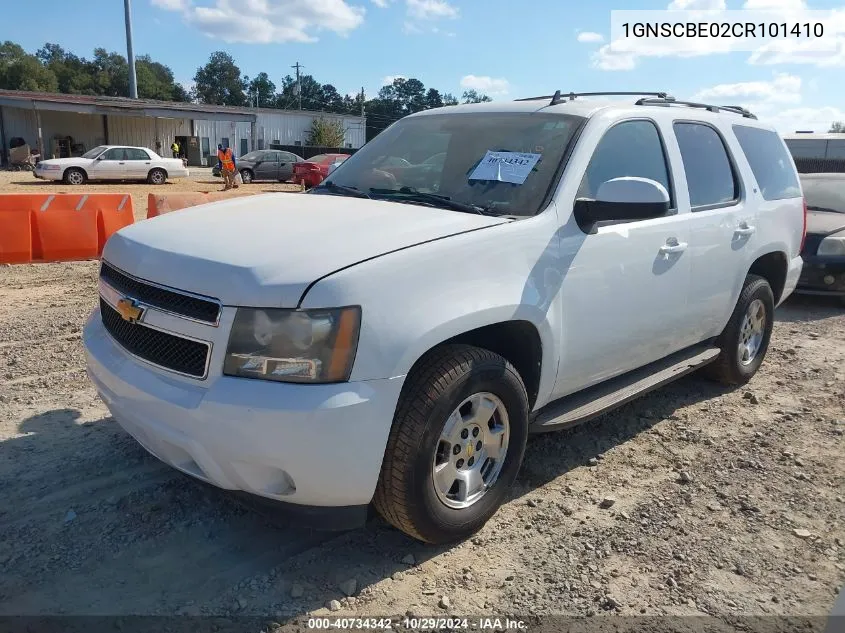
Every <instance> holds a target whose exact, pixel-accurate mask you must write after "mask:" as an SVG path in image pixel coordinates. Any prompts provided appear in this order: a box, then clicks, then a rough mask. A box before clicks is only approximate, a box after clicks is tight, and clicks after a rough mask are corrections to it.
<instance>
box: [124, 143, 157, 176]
mask: <svg viewBox="0 0 845 633" xmlns="http://www.w3.org/2000/svg"><path fill="white" fill-rule="evenodd" d="M124 151H125V157H126V178H138V179H141V178H146V177H147V174H149V173H150V169H152V160H151V159H150V155H149V154H148V153H147V152H146V151H145V150H143V149H141V148H140V147H127V148H126V149H125V150H124Z"/></svg>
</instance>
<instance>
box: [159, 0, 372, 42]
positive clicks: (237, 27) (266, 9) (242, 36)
mask: <svg viewBox="0 0 845 633" xmlns="http://www.w3.org/2000/svg"><path fill="white" fill-rule="evenodd" d="M153 2H154V3H155V4H156V5H157V6H159V7H161V8H163V9H168V10H171V11H181V12H182V14H183V17H184V19H185V22H186V23H188V24H190V25H192V26H194V27H196V28H197V29H198V30H199V31H200V32H202V33H204V34H205V35H207V36H209V37H213V38H216V39H221V40H223V41H225V42H246V43H250V44H269V43H282V42H314V41H316V40H317V37H316V36H315V35H314V33H315V32H319V31H322V30H328V31H332V32H334V33H337V34H338V35H346V34H348V33H349V32H350V31H352V30H354V29H356V28H358V27H359V26H360V25H361V24H362V23H363V21H364V13H365V10H364V8H362V7H354V6H351V5H350V4H349V3H348V2H346V0H312V1H311V2H300V1H299V0H273V1H271V0H213V1H212V2H211V4H202V5H200V4H194V2H193V1H192V0H153Z"/></svg>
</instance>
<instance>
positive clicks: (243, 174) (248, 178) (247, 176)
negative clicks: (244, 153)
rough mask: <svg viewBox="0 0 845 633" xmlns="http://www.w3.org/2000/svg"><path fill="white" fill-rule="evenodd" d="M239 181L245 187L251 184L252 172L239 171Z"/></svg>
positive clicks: (246, 170)
mask: <svg viewBox="0 0 845 633" xmlns="http://www.w3.org/2000/svg"><path fill="white" fill-rule="evenodd" d="M241 180H243V181H244V184H245V185H248V184H249V183H251V182H252V180H253V175H252V172H251V171H250V170H248V169H242V170H241Z"/></svg>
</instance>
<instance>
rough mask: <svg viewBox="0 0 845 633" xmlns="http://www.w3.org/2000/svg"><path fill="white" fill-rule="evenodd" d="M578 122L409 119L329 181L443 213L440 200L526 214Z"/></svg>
mask: <svg viewBox="0 0 845 633" xmlns="http://www.w3.org/2000/svg"><path fill="white" fill-rule="evenodd" d="M583 122H584V118H583V117H578V116H572V115H557V114H549V113H545V112H489V113H482V112H468V113H462V114H425V115H422V116H413V117H408V118H405V119H402V120H400V121H398V122H397V123H395V124H393V125H391V126H390V127H389V128H387V129H386V130H385V131H384V132H382V133H381V134H379V135H378V136H376V137H375V138H374V139H373V140H372V141H370V142H369V143H367V144H366V145H365V146H364V147H362V148H361V149H360V150H359V151H358V152H357V153H355V154H354V155H353V156H351V157H349V158H348V159H345V160H344V161H343V163H342V164H341V165H340V166H338V167H337V168H336V170H335V171H334V172H333V173H332V178H331V180H332V183H333V184H335V185H339V186H343V187H354V188H356V189H358V190H359V191H362V192H365V193H367V194H369V195H371V196H372V197H375V198H384V199H389V200H394V201H396V202H412V203H417V204H431V205H433V206H443V207H446V208H448V206H447V205H446V204H442V205H438V203H437V198H440V199H443V200H448V201H450V202H453V203H459V204H462V205H471V206H472V207H473V208H475V209H476V211H478V210H480V211H481V212H486V213H493V214H497V215H517V216H530V215H534V214H536V213H538V212H539V211H541V210H542V205H543V204H544V201H545V200H546V197H547V195H548V193H549V191H550V190H551V187H552V185H553V184H554V181H555V176H556V174H557V173H558V168H559V167H560V165H561V162H562V160H563V157H564V155H565V154H566V151H567V148H568V147H569V145H570V143H571V141H572V139H573V137H574V135H575V132H576V131H577V130H578V129H579V128H580V126H581V125H582V124H583ZM315 159H316V158H315ZM315 159H311V160H315ZM315 193H321V192H320V191H315ZM322 193H331V192H330V191H324V192H322ZM452 206H453V207H455V206H456V205H452Z"/></svg>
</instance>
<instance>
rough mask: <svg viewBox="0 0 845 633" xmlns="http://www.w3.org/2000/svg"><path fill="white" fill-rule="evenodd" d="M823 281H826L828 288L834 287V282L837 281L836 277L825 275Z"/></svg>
mask: <svg viewBox="0 0 845 633" xmlns="http://www.w3.org/2000/svg"><path fill="white" fill-rule="evenodd" d="M822 281H824V282H825V284H827V285H828V286H832V285H833V282H834V281H836V277H834V276H833V275H825V276H824V279H822Z"/></svg>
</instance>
